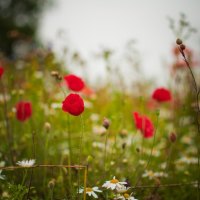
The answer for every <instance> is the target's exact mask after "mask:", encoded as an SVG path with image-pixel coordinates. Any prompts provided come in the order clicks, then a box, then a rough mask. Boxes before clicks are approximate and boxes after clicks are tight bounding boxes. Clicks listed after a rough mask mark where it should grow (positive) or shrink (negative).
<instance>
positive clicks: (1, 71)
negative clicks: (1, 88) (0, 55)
mask: <svg viewBox="0 0 200 200" xmlns="http://www.w3.org/2000/svg"><path fill="white" fill-rule="evenodd" d="M3 73H4V68H3V67H0V78H1V77H2V75H3Z"/></svg>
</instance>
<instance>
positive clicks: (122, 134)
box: [119, 129, 128, 138]
mask: <svg viewBox="0 0 200 200" xmlns="http://www.w3.org/2000/svg"><path fill="white" fill-rule="evenodd" d="M119 135H120V136H121V137H122V138H124V137H126V136H127V135H128V131H127V130H126V129H122V130H121V131H120V132H119Z"/></svg>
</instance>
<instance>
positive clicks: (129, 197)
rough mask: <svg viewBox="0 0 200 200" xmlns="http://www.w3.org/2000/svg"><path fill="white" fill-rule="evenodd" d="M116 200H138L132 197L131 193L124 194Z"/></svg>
mask: <svg viewBox="0 0 200 200" xmlns="http://www.w3.org/2000/svg"><path fill="white" fill-rule="evenodd" d="M116 199H122V200H137V199H135V197H134V196H132V193H131V194H128V193H124V194H123V195H118V196H117V198H116Z"/></svg>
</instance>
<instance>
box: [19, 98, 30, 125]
mask: <svg viewBox="0 0 200 200" xmlns="http://www.w3.org/2000/svg"><path fill="white" fill-rule="evenodd" d="M31 115H32V105H31V103H30V102H26V101H21V102H19V103H17V105H16V117H17V119H18V120H19V121H22V122H23V121H26V120H27V119H29V118H30V117H31Z"/></svg>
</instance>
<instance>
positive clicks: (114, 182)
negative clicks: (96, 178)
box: [102, 176, 127, 190]
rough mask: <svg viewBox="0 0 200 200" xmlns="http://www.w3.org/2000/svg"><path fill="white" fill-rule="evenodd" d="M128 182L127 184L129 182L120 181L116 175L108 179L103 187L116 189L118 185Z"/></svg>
mask: <svg viewBox="0 0 200 200" xmlns="http://www.w3.org/2000/svg"><path fill="white" fill-rule="evenodd" d="M126 184H127V182H120V181H118V180H117V179H116V178H115V176H114V177H113V179H112V180H110V181H106V182H105V183H104V184H103V185H102V187H105V188H107V189H111V190H114V189H116V187H121V186H122V185H126Z"/></svg>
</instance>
